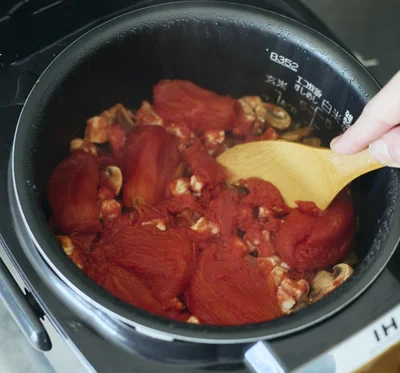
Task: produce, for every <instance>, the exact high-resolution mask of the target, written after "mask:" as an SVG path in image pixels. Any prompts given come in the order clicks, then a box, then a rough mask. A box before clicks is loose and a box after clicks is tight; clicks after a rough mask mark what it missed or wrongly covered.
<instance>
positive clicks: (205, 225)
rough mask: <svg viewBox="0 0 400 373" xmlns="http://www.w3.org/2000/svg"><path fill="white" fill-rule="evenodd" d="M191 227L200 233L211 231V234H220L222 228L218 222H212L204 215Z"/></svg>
mask: <svg viewBox="0 0 400 373" xmlns="http://www.w3.org/2000/svg"><path fill="white" fill-rule="evenodd" d="M190 229H191V230H193V231H196V232H199V233H209V235H210V236H215V235H218V234H219V233H220V231H221V228H220V227H219V225H218V224H216V223H214V222H212V221H211V220H209V219H207V218H205V217H204V216H203V217H201V218H200V219H199V220H197V222H196V223H195V224H194V225H192V226H191V227H190Z"/></svg>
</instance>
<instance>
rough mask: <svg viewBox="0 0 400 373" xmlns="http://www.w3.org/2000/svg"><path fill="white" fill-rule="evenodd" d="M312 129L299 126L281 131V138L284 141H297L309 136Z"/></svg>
mask: <svg viewBox="0 0 400 373" xmlns="http://www.w3.org/2000/svg"><path fill="white" fill-rule="evenodd" d="M312 131H313V129H312V128H311V127H305V128H299V129H297V130H294V131H289V132H286V133H283V134H282V135H281V138H282V139H283V140H286V141H292V142H298V141H300V140H302V139H304V138H305V137H307V136H310V135H311V134H312Z"/></svg>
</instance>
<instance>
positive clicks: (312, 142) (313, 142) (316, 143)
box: [303, 137, 321, 148]
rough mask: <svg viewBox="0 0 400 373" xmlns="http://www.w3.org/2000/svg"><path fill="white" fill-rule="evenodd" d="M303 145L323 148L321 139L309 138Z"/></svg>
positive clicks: (304, 140)
mask: <svg viewBox="0 0 400 373" xmlns="http://www.w3.org/2000/svg"><path fill="white" fill-rule="evenodd" d="M303 144H306V145H310V146H315V147H317V148H319V147H320V146H321V139H320V138H319V137H308V138H306V139H303Z"/></svg>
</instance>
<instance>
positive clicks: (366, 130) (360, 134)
mask: <svg viewBox="0 0 400 373" xmlns="http://www.w3.org/2000/svg"><path fill="white" fill-rule="evenodd" d="M399 123H400V71H399V72H397V74H396V75H394V77H393V78H392V79H391V80H390V81H389V82H388V83H387V84H386V85H385V86H384V87H383V89H382V90H381V91H380V92H379V93H378V94H377V95H376V96H375V97H374V98H373V99H372V100H371V101H370V102H369V103H368V104H367V105H366V106H365V108H364V110H363V112H362V113H361V115H360V117H359V118H358V120H357V121H356V123H354V125H352V126H351V127H350V128H349V129H348V130H347V131H346V132H345V133H344V134H343V135H342V136H340V137H339V138H337V140H336V141H333V142H332V143H331V148H332V150H334V151H336V152H338V153H347V154H352V153H356V152H359V151H361V150H362V149H364V148H366V147H367V146H368V145H369V144H371V143H372V142H373V141H375V140H376V139H378V138H380V137H381V136H382V135H384V134H385V133H386V132H388V131H389V130H390V129H391V128H393V127H395V126H397V125H398V124H399Z"/></svg>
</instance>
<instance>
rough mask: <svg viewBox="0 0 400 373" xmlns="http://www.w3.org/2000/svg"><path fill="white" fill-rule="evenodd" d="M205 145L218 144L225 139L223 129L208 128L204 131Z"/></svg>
mask: <svg viewBox="0 0 400 373" xmlns="http://www.w3.org/2000/svg"><path fill="white" fill-rule="evenodd" d="M204 139H205V141H206V145H220V144H222V143H223V142H224V140H225V131H219V130H208V131H205V132H204Z"/></svg>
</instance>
